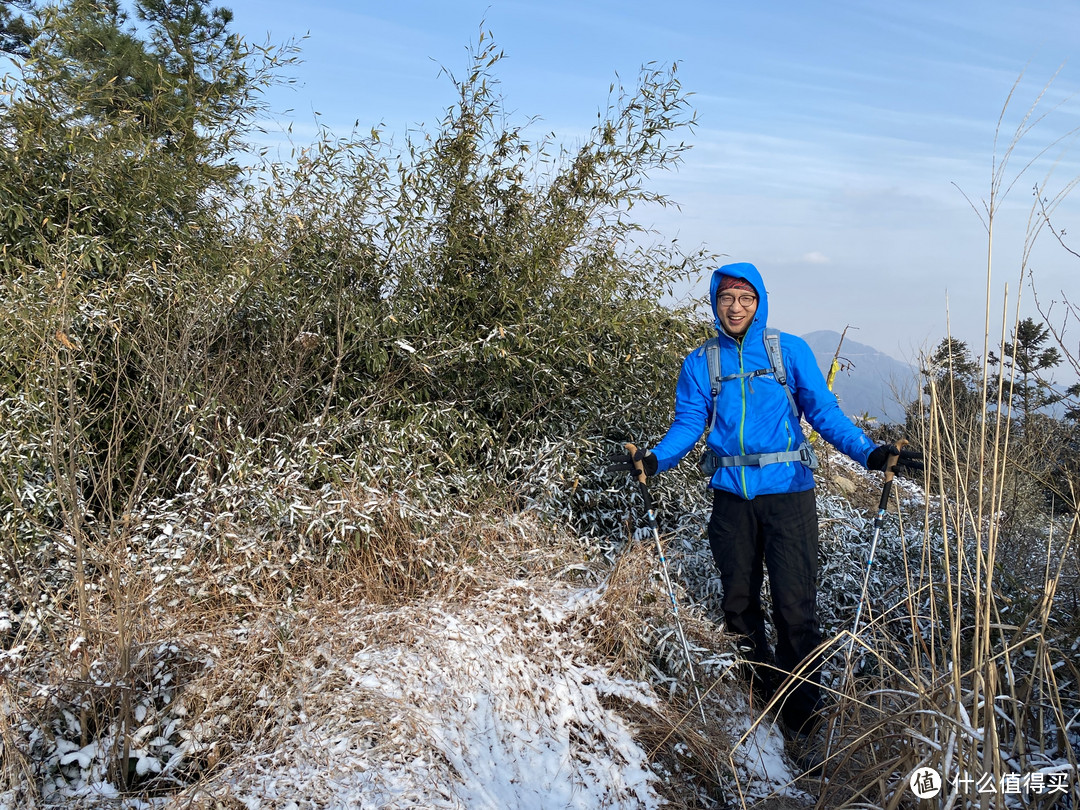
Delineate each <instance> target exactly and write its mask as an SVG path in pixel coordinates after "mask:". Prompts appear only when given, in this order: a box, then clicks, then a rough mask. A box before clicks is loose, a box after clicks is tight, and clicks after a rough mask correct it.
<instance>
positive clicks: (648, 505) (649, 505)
mask: <svg viewBox="0 0 1080 810" xmlns="http://www.w3.org/2000/svg"><path fill="white" fill-rule="evenodd" d="M624 447H626V450H627V452H629V453H630V458H633V457H634V455H635V454H636V453H637V447H636V446H635V445H633V444H630V443H627V444H625V445H624ZM633 464H634V469H635V470H636V473H635V475H634V477H635V478H636V479H637V482H638V488H639V489H640V490H641V497H642V500H644V501H645V514H646V515H647V516H648V518H649V528H651V529H652V533H653V538H654V539H655V540H656V552H657V553H658V554H659V555H660V573H661V575H662V576H663V577H664V585H665V586H666V587H667V590H668V596H669V597H670V598H671V612H672V613H673V614H674V616H675V632H676V633H678V635H679V643H680V644H681V645H682V650H683V655H684V656H686V669H687V671H688V672H689V673H690V680H691V681H692V682H693V684H694V695H695V696H696V697H697V707H698V711H699V712H700V713H701V722H703V723H705V722H707V721H706V719H705V706H704V705H703V704H702V702H701V690H700V689H698V682H697V676H696V675H695V674H694V662H693V659H692V658H691V657H690V645H689V644H687V643H686V633H684V632H683V627H682V621H681V620H680V619H679V602H678V600H677V599H676V598H675V589H674V588H673V587H671V577H670V576H669V575H668V567H667V558H666V557H665V556H664V547H663V546H662V545H661V544H660V530H659V529H658V528H657V527H656V510H655V509H653V500H652V493H651V492H649V485H648V483H647V479H646V476H645V468H644V467H643V466H642V464H641V462H640V461H635V462H633Z"/></svg>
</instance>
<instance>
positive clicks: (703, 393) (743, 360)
mask: <svg viewBox="0 0 1080 810" xmlns="http://www.w3.org/2000/svg"><path fill="white" fill-rule="evenodd" d="M724 276H733V277H735V278H741V279H743V280H745V281H748V282H750V284H752V285H753V286H754V289H755V290H757V293H758V307H757V312H756V313H755V314H754V320H753V321H752V322H751V324H750V326H749V328H748V329H747V331H746V333H745V334H744V335H743V337H742V338H741V339H736V338H733V337H732V336H731V335H729V334H728V333H727V332H726V331H725V330H724V328H723V325H722V324H721V322H720V315H719V313H718V310H717V306H716V296H717V290H718V289H719V287H720V281H721V279H722V278H723V277H724ZM709 295H710V297H711V299H712V308H713V317H714V318H715V322H716V331H717V333H718V334H719V339H720V368H721V369H722V373H723V375H724V376H727V375H728V374H733V373H736V372H750V371H755V370H758V369H770V370H771V368H772V365H771V363H770V362H769V356H768V353H767V351H766V349H765V340H764V332H765V326H766V320H767V318H768V314H769V298H768V294H767V293H766V291H765V283H764V282H763V281H762V279H761V275H760V274H759V273H758V270H757V268H756V267H754V265H752V264H748V263H745V262H741V263H739V264H728V265H724V266H723V267H721V268H719V269H718V270H715V271H714V272H713V276H712V284H711V288H710V291H709ZM780 346H781V349H782V351H783V355H784V368H785V370H786V371H787V385H788V387H789V388H790V389H791V391H792V393H793V394H794V396H795V403H796V404H797V405H798V407H799V411H800V413H801V415H802V416H804V417H805V418H806V421H808V422H809V423H810V424H811V425H812V426H813V427H814V429H815V430H817V432H818V433H820V434H821V435H822V436H823V437H825V439H826V440H827V441H828V442H829V443H830V444H832V445H833V446H835V447H836V448H837V449H839V450H840V451H841V452H843V453H844V454H846V455H847V456H850V457H851V458H852V459H854V460H855V461H857V462H859V463H860V464H862V465H863V466H865V465H866V459H867V456H869V455H870V451H871V450H873V449H874V444H873V443H872V442H871V441H870V439H868V438H867V437H866V434H864V433H863V432H862V431H861V430H859V428H857V427H856V426H855V425H854V424H853V423H852V422H851V420H850V419H848V418H847V417H846V416H845V415H844V412H843V411H841V410H840V405H839V404H838V403H837V401H836V397H835V396H834V395H833V393H832V392H831V391H830V390H829V388H828V386H827V385H826V383H825V378H824V376H823V375H822V373H821V369H819V368H818V365H817V360H816V359H815V358H814V354H813V352H812V351H811V350H810V347H809V346H808V345H806V341H804V340H803V339H802V338H800V337H796V336H795V335H789V334H787V333H781V336H780ZM711 410H712V384H711V381H710V379H709V366H708V360H707V358H706V356H705V353H704V352H702V351H699V350H698V349H695V350H694V351H693V352H691V353H690V355H689V356H688V357H687V358H686V360H684V361H683V365H682V370H681V371H680V372H679V381H678V384H677V385H676V388H675V419H674V421H673V422H672V424H671V427H670V428H669V429H668V432H667V433H666V434H665V436H664V438H663V439H662V440H661V441H660V443H659V444H657V445H656V447H654V448H653V450H652V452H653V453H654V454H655V456H656V461H657V472H663V471H664V470H668V469H671V468H672V467H674V466H675V465H676V464H678V463H679V461H681V460H682V459H683V458H684V457H685V456H686V454H687V453H689V452H690V451H691V450H692V449H693V447H694V445H695V444H696V443H697V440H698V439H699V438H701V434H702V433H703V432H704V431H705V428H706V427H707V426H708V423H709V414H710V412H711ZM706 441H707V442H708V445H709V447H710V448H712V450H713V451H714V452H715V453H716V454H717V455H719V456H738V455H746V454H752V453H775V452H784V451H788V450H797V449H798V447H799V445H800V444H802V442H803V432H802V428H801V427H800V425H799V424H798V420H796V419H795V417H794V415H793V414H792V412H791V404H790V402H789V401H788V398H787V394H785V393H784V389H783V386H782V385H781V384H780V383H779V382H778V381H777V380H776V378H775V377H774V376H773V375H772V373H771V371H770V373H769V374H765V375H762V376H759V377H753V378H748V377H740V378H738V379H735V380H728V381H727V382H725V383H724V384H723V385H721V386H720V397H719V401H718V403H717V413H716V424H715V425H714V426H713V429H712V431H710V433H709V435H708V437H707V439H706ZM709 486H710V487H711V488H713V489H721V490H724V491H726V492H732V493H734V494H736V495H739V496H741V497H743V498H746V499H747V500H749V499H750V498H754V497H756V496H757V495H768V494H774V493H781V492H802V491H804V490H808V489H812V488H813V486H814V474H813V471H812V470H811V469H810V468H809V467H807V466H806V465H804V464H803V463H801V462H798V461H792V462H780V463H777V464H768V465H766V466H764V467H757V466H737V467H721V468H720V469H719V470H717V471H716V472H715V473H714V474H713V477H712V480H711V481H710V482H709Z"/></svg>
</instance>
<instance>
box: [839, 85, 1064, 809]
mask: <svg viewBox="0 0 1080 810" xmlns="http://www.w3.org/2000/svg"><path fill="white" fill-rule="evenodd" d="M1006 106H1007V105H1006ZM1003 116H1004V111H1003ZM1040 118H1041V116H1037V115H1036V112H1035V107H1033V108H1032V109H1031V110H1029V111H1028V114H1027V115H1026V116H1025V117H1024V120H1023V122H1022V123H1021V125H1020V127H1019V128H1018V130H1017V133H1016V135H1015V137H1014V139H1013V140H1012V142H1011V143H1010V145H1009V146H1008V148H1007V149H1006V150H1005V151H1004V153H1003V154H1002V155H1001V156H1000V159H998V157H997V156H996V159H995V165H994V172H993V176H992V187H991V193H990V196H989V199H988V202H987V205H986V208H985V218H984V224H985V225H986V227H987V234H988V254H987V271H986V288H987V307H986V324H985V326H986V336H987V343H986V345H984V347H983V352H982V361H981V363H977V362H974V361H972V359H971V358H970V357H969V356H968V355H967V352H966V346H965V345H964V344H963V343H961V342H960V341H957V340H955V339H953V338H952V337H951V336H950V337H947V338H946V340H945V341H943V342H942V344H941V345H940V346H939V347H938V348H937V350H936V351H935V352H933V353H932V354H931V355H930V356H928V357H927V358H925V375H924V380H923V381H924V384H925V388H924V391H925V396H924V397H923V398H922V399H921V400H920V401H919V402H917V403H916V404H915V405H914V406H913V408H912V410H911V414H910V418H909V420H908V430H909V431H910V433H911V438H913V439H915V440H916V441H917V443H918V444H919V445H920V446H921V448H922V450H923V453H924V455H925V459H926V464H927V471H926V479H925V481H924V482H923V483H924V484H925V490H924V493H917V494H915V495H912V494H910V493H909V495H908V497H907V499H906V500H904V501H903V502H900V501H899V500H898V503H897V513H898V515H897V517H898V518H899V520H897V518H890V523H889V525H888V527H887V529H886V531H887V532H889V531H891V532H894V533H897V532H898V533H899V535H900V540H899V542H900V547H899V548H893V549H891V550H890V551H888V552H887V553H888V557H889V558H888V563H887V565H889V566H892V567H894V568H895V569H897V573H896V574H895V575H894V576H892V577H890V578H887V577H885V576H884V575H883V573H882V571H881V570H880V569H877V568H875V574H874V576H872V577H871V579H870V582H871V587H870V590H869V594H868V602H867V607H868V608H869V610H870V616H871V621H870V623H869V624H868V625H867V626H865V628H860V632H859V635H858V637H857V638H853V637H852V635H851V633H850V632H841V633H840V634H839V636H837V638H836V639H834V640H833V641H832V642H830V645H831V646H830V655H831V657H830V658H829V662H830V663H829V665H828V669H830V670H831V676H830V678H829V679H828V685H829V689H830V691H831V693H832V699H833V700H834V701H835V704H836V708H835V711H834V712H833V714H832V717H831V719H830V723H829V727H828V729H827V732H826V746H827V753H828V754H829V755H830V759H829V761H828V762H827V763H826V765H825V773H826V774H829V775H830V776H831V778H830V780H829V782H828V783H827V785H824V786H823V789H822V792H821V798H820V801H819V804H818V806H827V807H870V806H873V807H885V808H898V807H912V808H914V807H918V806H924V805H920V803H919V800H918V799H917V798H916V797H915V794H914V793H913V791H912V790H911V788H910V785H909V780H910V778H911V777H912V776H913V775H914V774H917V773H926V771H927V769H932V770H933V771H936V772H937V774H938V775H939V777H940V779H941V781H942V789H941V792H940V794H939V795H938V796H937V797H936V798H934V799H933V800H932V801H933V802H935V803H937V805H938V806H942V807H957V808H959V807H982V808H1006V807H1044V808H1050V807H1074V806H1076V804H1077V802H1078V800H1080V780H1078V778H1077V776H1078V770H1077V763H1078V759H1080V724H1078V718H1080V688H1078V684H1080V667H1078V666H1077V659H1076V650H1077V649H1078V646H1080V635H1078V633H1077V628H1078V625H1077V614H1076V604H1077V603H1076V599H1077V593H1078V584H1080V583H1078V577H1077V570H1076V565H1075V562H1076V559H1077V556H1076V555H1077V551H1076V549H1077V532H1078V530H1080V511H1078V501H1077V499H1076V493H1075V490H1071V491H1070V490H1068V489H1066V490H1065V491H1062V489H1061V487H1060V486H1058V485H1057V483H1056V482H1055V481H1054V480H1053V479H1052V477H1051V476H1050V475H1049V474H1048V473H1047V469H1048V466H1047V465H1042V466H1040V465H1039V464H1037V463H1035V461H1033V459H1035V457H1036V456H1037V455H1038V453H1039V452H1045V449H1044V451H1040V450H1039V449H1038V448H1039V447H1040V446H1042V445H1039V444H1038V443H1037V442H1034V441H1033V439H1034V438H1035V434H1036V433H1037V432H1038V430H1039V429H1038V428H1037V427H1036V426H1037V425H1041V424H1043V423H1042V422H1041V421H1040V418H1041V415H1040V414H1037V413H1028V412H1027V411H1026V410H1024V409H1019V408H1016V407H1013V403H1014V401H1015V398H1014V397H1013V392H1014V391H1015V390H1016V389H1017V388H1018V387H1019V386H1020V385H1021V384H1023V383H1027V380H1023V381H1021V380H1019V379H1018V377H1017V375H1018V373H1019V372H1018V371H1017V368H1018V366H1019V365H1020V364H1018V363H1017V362H1016V357H1017V351H1018V349H1017V344H1018V343H1019V340H1018V338H1017V335H1019V334H1021V332H1022V331H1023V328H1024V323H1023V321H1022V320H1021V318H1020V317H1019V314H1018V311H1017V312H1014V313H1013V314H1012V316H1011V318H1012V320H1011V326H1010V314H1009V312H1008V310H1007V309H1006V310H1004V311H1003V312H1002V315H1001V320H1000V325H995V324H993V323H992V322H991V310H990V303H989V301H990V295H991V291H992V288H993V287H992V280H991V279H992V275H991V268H992V257H993V251H992V247H993V236H994V231H993V224H994V222H995V221H996V219H997V217H998V216H999V207H1000V203H1001V201H1002V199H1003V198H1004V196H1005V194H1006V193H1007V192H1008V190H1009V188H1010V187H1011V183H1015V179H1012V180H1011V183H1010V182H1007V181H1008V178H1009V177H1010V176H1009V175H1007V169H1008V165H1009V159H1010V158H1011V157H1012V156H1013V155H1014V152H1015V149H1016V146H1017V144H1018V143H1019V141H1020V139H1021V138H1022V137H1023V136H1024V135H1026V134H1027V133H1028V131H1029V130H1030V127H1031V126H1032V125H1033V122H1035V121H1038V120H1039V119H1040ZM999 129H1000V124H999ZM1044 151H1045V150H1044ZM1030 165H1031V164H1030V163H1029V164H1028V165H1027V166H1025V167H1024V168H1025V169H1026V168H1029V167H1030ZM1021 173H1022V171H1021ZM1032 222H1033V223H1034V227H1032V228H1029V233H1028V241H1027V244H1026V245H1025V253H1024V262H1025V263H1024V266H1023V268H1022V278H1023V277H1024V276H1026V274H1027V272H1028V268H1027V264H1026V262H1027V258H1028V256H1029V255H1030V251H1031V246H1032V243H1033V241H1034V238H1035V236H1036V235H1037V234H1038V232H1039V230H1040V229H1041V225H1040V224H1039V222H1038V219H1037V218H1033V219H1032ZM994 333H999V334H1000V335H1001V337H1000V339H998V340H997V341H995V342H996V344H997V345H993V344H991V343H990V340H991V338H990V335H991V334H994ZM995 355H996V356H997V358H998V360H997V364H996V367H995V365H994V360H995ZM1010 355H1011V358H1009V356H1010ZM1002 357H1005V358H1009V359H1011V362H1004V363H1003V362H1001V361H1000V358H1002ZM1024 437H1028V438H1024ZM1021 439H1022V440H1021ZM1018 477H1022V478H1024V479H1026V481H1027V482H1029V483H1030V486H1031V492H1032V493H1033V494H1032V495H1031V496H1030V497H1029V499H1028V501H1027V503H1026V505H1025V506H1023V507H1022V514H1023V519H1022V520H1021V519H1019V518H1018V515H1020V514H1021V507H1020V506H1018V503H1019V502H1018V500H1017V493H1019V492H1020V491H1021V490H1020V488H1019V485H1017V484H1016V481H1017V479H1018ZM1051 491H1056V494H1055V497H1054V499H1053V504H1052V505H1053V508H1051V503H1050V499H1048V498H1043V497H1042V493H1045V492H1051ZM905 512H906V513H907V520H908V521H910V523H909V525H907V526H906V527H905V519H904V513H905ZM911 524H913V525H911ZM901 571H902V575H901V574H900V573H899V572H901ZM859 580H860V581H861V577H860V578H859ZM890 583H891V587H889V585H890ZM838 629H839V628H838Z"/></svg>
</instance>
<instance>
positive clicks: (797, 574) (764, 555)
mask: <svg viewBox="0 0 1080 810" xmlns="http://www.w3.org/2000/svg"><path fill="white" fill-rule="evenodd" d="M709 545H710V546H711V548H712V553H713V559H715V560H716V567H717V568H719V569H720V581H721V583H722V585H723V599H722V602H721V607H722V608H723V611H724V618H725V620H726V621H727V626H728V629H729V630H730V631H732V632H734V633H738V634H740V635H742V636H744V637H745V642H744V648H745V651H746V653H747V657H748V658H749V659H750V660H751V661H753V662H755V663H756V664H758V665H760V666H759V667H758V669H759V672H760V673H761V674H763V675H765V678H763V680H767V679H768V674H767V673H768V668H769V667H770V666H771V664H772V659H773V655H772V653H771V651H770V649H769V641H768V636H767V634H766V631H765V612H764V610H763V609H762V606H761V588H762V585H763V584H764V581H765V579H764V576H765V570H768V573H769V588H770V590H771V592H772V607H773V610H772V618H773V625H774V626H775V628H776V655H775V663H776V668H777V670H779V672H778V673H777V674H778V675H779V678H785V677H787V676H788V675H790V674H791V673H792V672H796V671H797V670H798V669H799V667H800V665H801V664H802V663H803V662H804V661H806V660H807V659H808V658H809V656H810V654H811V653H812V652H813V651H814V649H815V648H816V647H817V646H818V644H820V643H821V631H820V629H819V628H818V618H817V572H818V521H817V501H816V498H815V496H814V490H812V489H809V490H806V491H805V492H788V493H782V494H778V495H759V496H757V497H756V498H754V499H753V500H749V501H747V500H744V499H742V498H740V497H739V496H738V495H733V494H731V493H730V492H722V491H720V490H715V491H714V494H713V509H712V518H711V519H710V520H709ZM819 666H820V662H812V664H811V666H810V667H809V668H808V670H807V671H806V672H804V673H801V674H800V675H799V677H798V678H795V679H791V680H789V681H788V682H787V683H786V684H785V685H784V687H783V689H784V695H785V698H784V701H783V704H782V707H781V710H780V716H781V719H782V720H783V723H784V725H785V726H787V728H788V729H789V730H791V731H793V732H800V731H801V732H803V733H810V732H811V731H812V730H813V729H814V728H815V727H816V725H817V723H818V720H819V717H818V711H819V709H820V706H821V688H820V673H819V671H818V670H819ZM779 678H778V679H777V680H779ZM772 682H773V683H775V682H776V681H772Z"/></svg>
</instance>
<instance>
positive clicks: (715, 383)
mask: <svg viewBox="0 0 1080 810" xmlns="http://www.w3.org/2000/svg"><path fill="white" fill-rule="evenodd" d="M702 353H703V354H704V355H705V361H706V363H708V365H709V386H710V395H711V396H712V410H711V412H710V413H709V428H708V430H706V431H705V435H708V434H709V433H711V432H712V429H713V426H714V425H715V424H716V404H717V400H718V399H719V397H720V384H721V383H722V382H723V381H724V379H723V376H722V374H721V371H720V338H718V337H715V336H713V337H711V338H709V339H708V340H706V341H705V343H704V344H703V345H702V347H701V348H700V349H698V354H702Z"/></svg>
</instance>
